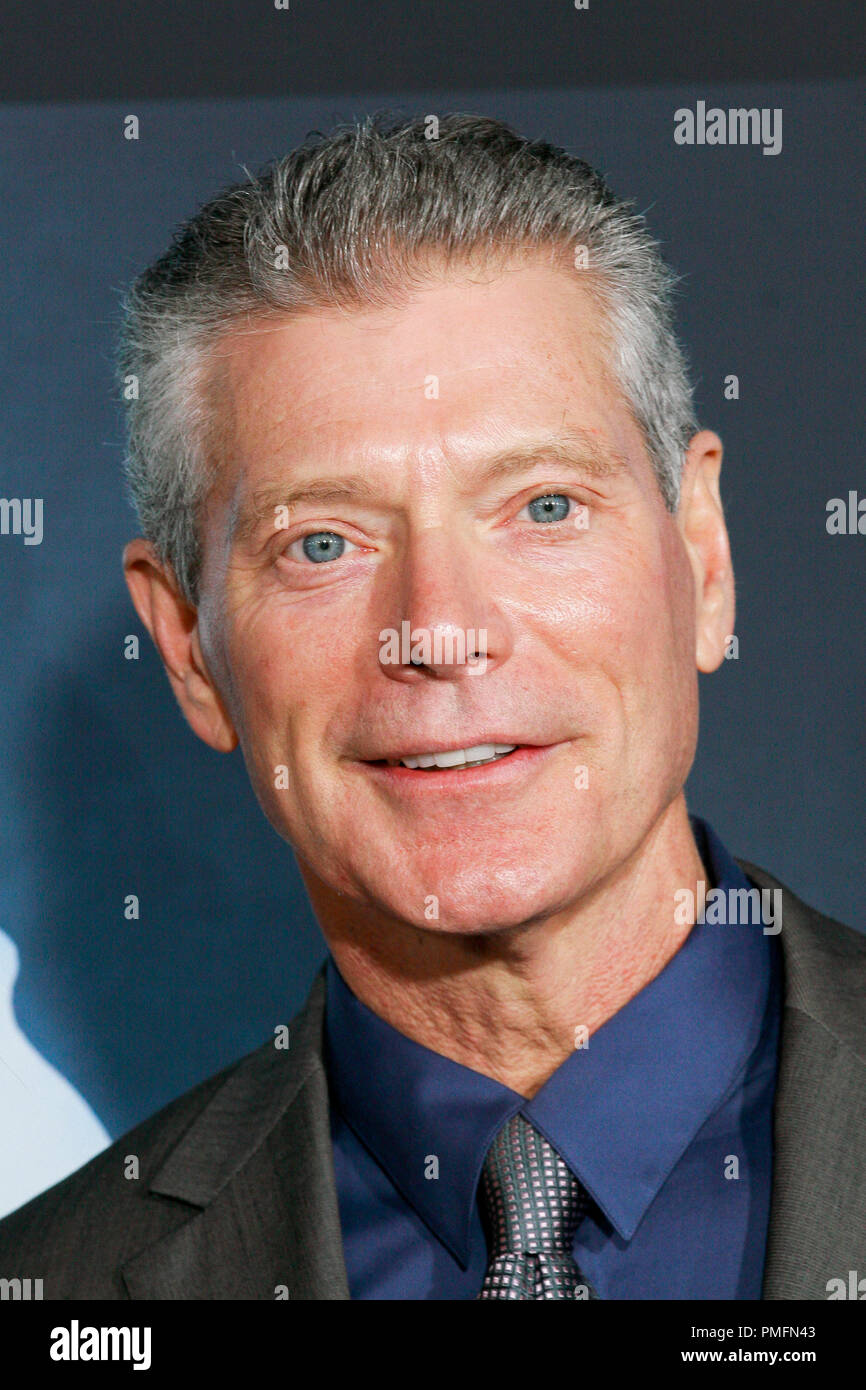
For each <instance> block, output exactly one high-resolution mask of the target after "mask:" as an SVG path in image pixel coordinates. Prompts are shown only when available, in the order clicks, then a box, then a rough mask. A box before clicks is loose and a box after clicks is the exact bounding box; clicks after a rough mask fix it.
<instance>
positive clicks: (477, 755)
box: [400, 743, 517, 769]
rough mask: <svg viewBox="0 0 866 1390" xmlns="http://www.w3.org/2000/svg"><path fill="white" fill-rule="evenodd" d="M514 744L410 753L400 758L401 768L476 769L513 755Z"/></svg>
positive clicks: (477, 744) (484, 744) (482, 744)
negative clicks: (481, 765)
mask: <svg viewBox="0 0 866 1390" xmlns="http://www.w3.org/2000/svg"><path fill="white" fill-rule="evenodd" d="M516 747H517V744H516V743H476V744H474V745H473V747H472V748H453V749H448V751H447V752H445V753H412V754H410V755H409V756H408V757H405V758H401V759H400V762H401V763H402V765H403V767H409V768H413V769H417V768H425V767H478V765H479V764H480V763H490V762H493V761H494V759H496V758H500V757H502V756H503V754H505V753H513V752H514V750H515V748H516Z"/></svg>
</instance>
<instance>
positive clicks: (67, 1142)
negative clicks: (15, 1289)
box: [0, 931, 111, 1216]
mask: <svg viewBox="0 0 866 1390" xmlns="http://www.w3.org/2000/svg"><path fill="white" fill-rule="evenodd" d="M17 977H18V949H17V947H16V945H15V943H14V941H12V940H11V939H10V938H9V937H8V936H7V935H6V933H5V932H3V931H0V1216H5V1215H7V1214H8V1213H9V1212H10V1211H15V1209H16V1208H17V1207H20V1206H23V1204H24V1203H25V1202H29V1201H30V1198H31V1197H35V1196H37V1194H38V1193H40V1192H44V1191H45V1189H46V1187H51V1186H53V1184H54V1183H56V1182H59V1181H60V1179H61V1178H65V1177H66V1176H67V1175H68V1174H69V1173H74V1172H75V1170H76V1168H80V1167H81V1166H82V1164H84V1163H86V1162H87V1161H88V1159H91V1158H93V1156H94V1155H95V1154H98V1153H99V1152H100V1150H101V1149H104V1148H106V1147H107V1145H108V1144H109V1143H110V1142H111V1139H110V1136H109V1135H108V1133H107V1131H106V1130H105V1129H104V1128H103V1126H102V1125H101V1124H100V1122H99V1120H98V1119H97V1118H96V1116H95V1115H94V1113H93V1111H92V1110H91V1109H90V1106H89V1105H88V1104H87V1102H86V1101H85V1100H84V1099H83V1098H82V1096H80V1095H79V1094H78V1092H77V1091H76V1089H75V1087H74V1086H72V1085H71V1084H70V1083H69V1082H68V1081H67V1080H66V1078H65V1077H64V1076H63V1075H61V1073H60V1072H59V1071H57V1069H56V1068H55V1067H53V1066H52V1065H51V1063H50V1062H46V1060H45V1058H44V1057H43V1056H42V1054H41V1052H37V1050H36V1048H35V1047H34V1046H33V1044H32V1043H31V1042H30V1041H29V1040H28V1039H27V1038H26V1037H25V1036H24V1034H23V1033H22V1032H21V1029H20V1028H19V1027H18V1024H17V1022H16V1019H15V1014H14V1012H13V1009H12V990H13V986H14V984H15V981H16V979H17Z"/></svg>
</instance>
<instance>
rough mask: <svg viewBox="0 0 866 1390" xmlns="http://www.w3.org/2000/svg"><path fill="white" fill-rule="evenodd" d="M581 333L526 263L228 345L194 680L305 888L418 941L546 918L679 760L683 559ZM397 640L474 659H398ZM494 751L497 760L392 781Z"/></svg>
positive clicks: (610, 861) (591, 872)
mask: <svg viewBox="0 0 866 1390" xmlns="http://www.w3.org/2000/svg"><path fill="white" fill-rule="evenodd" d="M599 330H600V319H599V312H598V309H597V307H596V305H595V304H594V302H593V300H592V298H591V297H590V295H589V293H588V291H587V289H586V287H585V286H584V285H582V284H581V283H580V279H579V275H578V274H569V273H566V272H563V271H558V270H555V269H553V268H551V267H549V266H548V265H546V264H543V263H542V262H541V261H540V260H539V261H537V262H529V263H524V264H522V265H518V264H516V263H515V264H513V265H511V266H510V267H508V268H507V269H506V270H505V271H500V272H497V273H494V272H490V273H489V274H487V275H484V276H480V275H475V276H474V277H473V276H472V275H470V273H469V272H468V271H467V272H465V273H463V274H460V273H458V272H456V271H453V272H449V274H448V275H447V276H446V277H444V278H441V279H439V280H431V281H430V283H429V284H428V285H427V286H426V287H425V288H424V289H423V290H421V291H420V292H418V293H417V295H415V297H414V298H413V299H412V300H411V303H409V304H408V306H405V307H400V308H391V309H388V310H371V311H365V312H348V311H336V310H334V311H331V310H329V311H324V312H318V311H317V312H309V313H305V314H304V315H302V316H300V317H296V318H292V319H288V318H287V319H286V320H285V321H281V322H280V323H278V324H277V325H276V326H275V325H274V324H273V323H271V324H261V325H257V326H256V325H253V327H252V329H251V331H248V332H246V333H237V334H235V335H234V336H233V337H232V338H231V339H230V340H229V341H228V342H227V343H226V344H224V348H223V350H224V351H226V352H227V353H228V354H229V357H228V360H227V372H226V380H225V396H224V404H225V407H226V411H227V414H226V422H227V425H228V437H229V439H230V444H229V445H228V447H227V453H229V454H230V456H231V461H230V462H228V463H227V464H226V466H225V469H224V472H223V474H222V475H221V481H220V486H219V489H218V491H217V492H216V493H215V494H214V496H213V497H212V499H211V501H210V504H209V508H208V511H207V515H206V525H205V564H204V570H203V581H202V601H201V606H200V609H199V622H200V632H201V637H202V648H203V651H204V654H205V657H206V660H207V663H208V667H209V669H210V671H211V673H212V675H213V678H214V680H215V682H216V684H217V685H218V687H219V689H220V691H221V693H222V696H223V699H224V701H225V705H226V707H227V709H228V711H229V713H230V715H231V719H232V722H233V724H234V728H235V731H236V733H237V736H238V738H239V740H240V743H241V746H242V748H243V752H244V757H245V759H246V763H247V767H248V769H249V773H250V776H251V778H252V782H253V785H254V788H255V790H256V793H257V795H258V797H259V800H260V802H261V805H262V807H263V809H264V811H265V813H266V815H267V816H268V818H269V819H270V821H271V823H272V824H273V826H274V827H275V829H276V830H277V831H278V832H279V834H280V835H282V836H284V837H285V839H286V840H288V841H290V842H291V844H292V845H293V846H294V847H295V849H296V851H297V853H298V855H299V856H300V859H301V861H302V864H303V865H304V866H305V872H306V873H307V874H309V873H310V872H312V874H313V875H315V876H316V877H317V878H318V879H320V880H321V881H323V882H324V884H326V885H328V887H329V888H330V889H336V890H338V891H339V892H340V893H343V894H346V895H348V897H349V899H351V900H352V901H354V902H356V903H360V904H362V905H365V906H367V907H374V908H376V909H378V910H380V911H382V912H385V913H387V914H389V915H390V916H392V917H397V918H400V919H402V920H404V921H409V922H412V923H415V924H417V925H419V926H423V927H425V928H427V929H428V930H431V931H438V932H447V931H459V932H472V931H475V930H478V931H482V930H484V931H489V930H490V929H495V928H497V927H506V926H511V925H514V924H517V923H520V922H524V921H526V920H528V919H532V918H536V917H539V916H546V915H547V914H550V913H553V912H556V911H559V910H562V909H566V908H568V906H569V905H570V904H572V903H574V902H576V901H577V900H578V899H579V898H580V897H581V896H582V895H584V894H586V893H587V892H588V891H590V890H591V889H592V887H593V886H594V885H595V884H597V883H599V882H600V881H601V880H602V879H603V878H604V877H605V876H606V875H608V874H610V873H612V872H614V871H615V870H616V868H617V867H618V866H620V865H621V864H623V863H624V862H625V861H626V860H627V858H628V857H629V855H631V854H632V853H633V852H634V850H635V849H637V847H638V846H639V845H640V844H641V842H642V841H643V840H644V838H645V837H646V835H647V834H648V832H649V830H650V829H651V827H652V826H653V824H654V823H655V821H656V820H657V819H658V817H659V816H660V814H661V813H662V811H663V810H664V809H665V808H666V807H667V806H668V805H669V804H670V803H671V801H672V800H673V798H674V797H676V796H677V794H678V793H679V791H680V789H681V787H682V785H683V782H684V780H685V778H686V776H687V774H688V770H689V768H690V766H691V762H692V758H693V755H694V749H695V742H696V736H697V682H696V670H695V583H694V575H693V570H692V565H691V564H690V561H689V556H688V554H687V549H686V546H685V544H684V540H683V536H682V534H681V529H680V526H679V524H678V520H677V519H676V518H673V517H672V516H671V515H670V514H669V513H668V512H667V510H666V508H665V506H664V503H663V501H662V498H661V495H660V493H659V489H658V485H657V482H656V480H655V478H654V475H653V472H652V468H651V465H650V462H649V458H648V456H647V453H646V449H645V446H644V444H643V440H642V437H641V435H640V432H639V431H638V429H637V427H636V425H635V424H634V422H633V421H632V419H631V417H630V414H629V411H628V409H627V407H626V404H625V401H624V398H623V397H622V395H621V393H620V391H619V389H618V388H617V386H616V385H615V384H614V383H613V382H612V380H611V379H610V377H609V375H608V372H607V370H606V365H605V362H606V354H605V349H604V346H603V343H602V340H601V338H600V332H599ZM305 489H306V490H308V491H307V494H306V495H302V494H303V493H304V490H305ZM545 498H546V499H547V500H546V501H544V500H539V499H545ZM283 503H285V504H286V505H287V506H288V511H285V510H283V511H277V510H275V509H277V508H279V507H280V505H281V504H283ZM335 538H338V539H335ZM317 557H320V558H317ZM404 623H408V624H409V625H410V629H411V632H412V634H413V635H414V636H417V634H418V633H419V632H426V633H427V634H428V636H431V637H432V636H435V634H436V633H437V631H438V633H439V636H440V638H441V637H444V636H450V637H452V638H454V637H455V636H456V635H459V634H463V636H464V638H466V636H467V634H468V654H469V656H471V655H472V652H473V649H475V650H479V651H481V652H482V653H486V655H485V656H484V659H482V660H481V661H480V662H477V663H476V664H475V665H474V666H473V665H472V664H470V663H469V662H468V661H466V660H461V659H460V658H461V656H462V655H463V652H462V649H461V644H460V642H459V640H458V641H455V643H454V646H453V648H452V649H451V650H450V651H449V649H448V646H447V644H446V643H442V646H441V649H440V651H439V652H438V653H437V652H436V649H435V646H433V645H432V641H431V643H430V645H429V646H428V650H427V652H426V654H425V653H424V652H423V650H422V651H421V658H422V661H423V660H424V658H425V655H426V658H427V664H422V665H412V664H409V663H407V662H405V661H400V660H399V659H398V660H396V661H395V660H394V659H393V658H394V655H395V649H394V646H393V645H392V646H391V647H390V648H389V647H388V646H387V644H386V641H385V639H384V638H383V637H382V636H381V634H383V633H385V632H386V630H392V631H393V632H395V633H396V634H397V635H398V637H399V635H400V634H401V631H402V625H403V624H404ZM473 634H474V637H475V638H477V639H478V640H473ZM397 647H398V648H399V642H398V643H397ZM417 654H418V649H417V648H416V655H417ZM397 655H398V657H399V655H404V656H405V652H404V653H399V651H398V652H397ZM437 657H438V659H437ZM389 658H390V659H389ZM491 744H492V745H509V746H510V745H514V746H516V749H517V751H516V752H515V753H512V754H510V755H507V756H504V757H501V758H499V759H498V760H497V761H495V762H492V763H489V764H487V765H484V766H479V767H476V768H474V769H473V768H464V769H460V768H459V767H458V768H455V769H452V770H437V769H433V770H425V769H423V768H416V769H414V770H413V769H410V768H406V767H403V766H399V767H391V766H389V764H388V760H389V759H390V760H396V759H399V758H401V757H402V756H404V755H419V754H421V755H423V754H429V753H436V752H441V751H442V750H453V749H467V748H477V747H478V745H491ZM281 768H285V769H286V772H285V774H281V773H280V771H279V770H280V769H281ZM437 913H438V915H436V914H437Z"/></svg>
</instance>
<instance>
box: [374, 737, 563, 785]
mask: <svg viewBox="0 0 866 1390" xmlns="http://www.w3.org/2000/svg"><path fill="white" fill-rule="evenodd" d="M561 746H562V745H561V744H559V743H548V744H545V745H544V746H543V747H540V748H536V747H533V748H529V747H526V748H517V749H515V751H514V752H513V753H509V754H508V755H507V757H504V758H497V759H496V761H495V762H492V763H482V764H481V766H480V767H464V768H455V769H454V770H453V771H452V770H450V769H449V768H430V769H429V770H428V769H417V770H416V769H415V768H412V767H403V766H402V764H401V765H400V766H398V767H389V766H388V765H387V764H383V763H361V764H360V766H361V767H363V768H364V769H365V771H366V772H367V773H369V775H370V776H371V777H374V778H375V779H376V781H378V782H381V783H382V784H383V785H384V786H386V787H390V788H393V790H395V791H400V792H409V793H411V794H415V793H417V794H418V795H424V794H428V795H429V794H435V793H437V792H448V793H451V794H454V793H459V792H461V791H473V790H474V789H476V788H478V787H491V786H503V785H505V784H506V783H508V782H511V781H514V780H515V779H516V778H518V777H522V776H523V775H524V774H525V773H527V772H531V771H532V770H533V769H535V768H537V767H540V766H541V764H542V763H543V762H544V761H545V759H546V758H548V757H549V756H550V754H551V753H553V752H554V751H555V750H556V749H557V748H560V747H561Z"/></svg>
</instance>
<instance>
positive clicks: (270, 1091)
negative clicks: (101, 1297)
mask: <svg viewBox="0 0 866 1390" xmlns="http://www.w3.org/2000/svg"><path fill="white" fill-rule="evenodd" d="M324 1002H325V988H324V976H323V973H322V972H320V973H319V974H318V975H317V977H316V979H315V981H314V983H313V986H312V989H311V991H310V994H309V997H308V999H307V1002H306V1004H305V1006H304V1008H303V1010H302V1011H301V1013H300V1014H299V1015H298V1016H297V1018H295V1019H294V1020H293V1021H292V1024H291V1025H290V1029H289V1047H288V1048H287V1049H285V1050H283V1049H278V1048H277V1047H275V1046H274V1044H273V1043H268V1044H266V1046H265V1047H262V1048H259V1049H258V1051H256V1052H254V1053H252V1054H251V1055H250V1056H249V1057H247V1058H245V1059H244V1060H243V1061H241V1062H240V1063H239V1064H238V1065H237V1066H236V1067H234V1068H233V1069H232V1070H231V1071H230V1072H229V1074H228V1076H227V1079H226V1081H225V1082H224V1084H223V1085H222V1086H221V1087H220V1089H219V1090H218V1091H217V1093H216V1094H215V1096H214V1097H213V1099H212V1100H211V1102H210V1104H209V1105H208V1106H207V1107H206V1108H205V1109H204V1110H203V1111H202V1112H201V1113H200V1114H199V1115H198V1117H197V1118H196V1120H195V1121H194V1122H193V1124H192V1125H191V1126H190V1128H189V1129H188V1130H187V1132H186V1134H185V1135H184V1137H183V1139H182V1140H181V1141H180V1143H179V1144H178V1145H177V1146H176V1147H175V1148H174V1149H173V1150H172V1151H171V1153H169V1155H168V1156H167V1158H166V1159H165V1161H164V1162H163V1163H162V1165H161V1166H160V1167H159V1168H158V1169H157V1171H156V1172H155V1173H154V1175H153V1177H152V1179H151V1181H150V1185H149V1189H148V1191H149V1194H150V1197H151V1199H154V1200H160V1199H164V1198H171V1199H174V1200H175V1201H178V1202H182V1203H185V1204H187V1205H188V1207H189V1208H190V1212H189V1218H188V1219H187V1220H185V1221H183V1223H182V1224H181V1225H179V1226H178V1227H176V1228H175V1229H174V1230H173V1231H172V1232H171V1233H170V1234H169V1235H167V1236H164V1237H163V1238H162V1239H161V1240H159V1241H157V1242H156V1244H155V1245H152V1246H149V1247H148V1248H147V1249H145V1250H143V1251H141V1252H139V1253H138V1254H137V1255H135V1256H134V1257H133V1258H132V1259H130V1260H129V1261H127V1263H126V1264H125V1265H124V1266H123V1269H122V1275H123V1280H124V1283H125V1285H126V1288H127V1290H128V1292H129V1294H130V1296H131V1297H132V1298H135V1299H155V1298H159V1299H196V1300H200V1299H273V1298H277V1297H279V1296H283V1297H286V1296H287V1297H288V1298H289V1299H290V1300H296V1299H317V1300H319V1299H347V1298H348V1297H349V1291H348V1283H347V1278H346V1268H345V1263H344V1260H343V1243H342V1237H341V1234H340V1219H339V1211H338V1207H337V1192H336V1183H335V1178H334V1170H333V1155H332V1148H331V1139H330V1128H329V1112H328V1091H327V1081H326V1078H325V1072H324V1067H323V1065H322V1057H321V1039H322V1018H323V1012H324Z"/></svg>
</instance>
